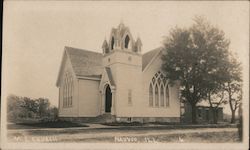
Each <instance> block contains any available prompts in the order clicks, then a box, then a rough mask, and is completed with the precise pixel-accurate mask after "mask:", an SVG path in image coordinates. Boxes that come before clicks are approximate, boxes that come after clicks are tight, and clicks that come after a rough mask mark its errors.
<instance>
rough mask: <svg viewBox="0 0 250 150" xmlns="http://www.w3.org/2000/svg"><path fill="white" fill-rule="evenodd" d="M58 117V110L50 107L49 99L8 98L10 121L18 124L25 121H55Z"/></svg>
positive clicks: (12, 96) (8, 116)
mask: <svg viewBox="0 0 250 150" xmlns="http://www.w3.org/2000/svg"><path fill="white" fill-rule="evenodd" d="M57 116H58V109H57V108H56V107H54V106H51V105H50V102H49V99H47V98H37V99H32V98H29V97H20V96H16V95H9V96H8V97H7V118H8V121H12V122H18V121H22V120H25V119H35V120H43V119H45V120H53V119H56V118H57Z"/></svg>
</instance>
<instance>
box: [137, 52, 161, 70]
mask: <svg viewBox="0 0 250 150" xmlns="http://www.w3.org/2000/svg"><path fill="white" fill-rule="evenodd" d="M161 50H162V48H161V47H159V48H156V49H154V50H151V51H149V52H147V53H145V54H143V55H142V70H144V69H145V67H146V66H147V65H148V64H149V63H150V61H151V60H152V59H153V57H154V56H155V55H156V54H158V53H159V52H160V51H161Z"/></svg>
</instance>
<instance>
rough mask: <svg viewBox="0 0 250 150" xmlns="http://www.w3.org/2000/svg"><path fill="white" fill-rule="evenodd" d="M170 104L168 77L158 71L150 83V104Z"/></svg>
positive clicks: (161, 105) (163, 105) (162, 105)
mask: <svg viewBox="0 0 250 150" xmlns="http://www.w3.org/2000/svg"><path fill="white" fill-rule="evenodd" d="M153 104H155V105H154V106H157V107H158V106H160V107H165V106H169V88H168V84H167V79H166V78H165V77H164V75H163V73H161V72H160V71H158V72H157V73H156V74H155V75H154V76H153V78H152V80H151V82H150V84H149V106H150V107H152V106H153Z"/></svg>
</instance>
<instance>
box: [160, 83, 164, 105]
mask: <svg viewBox="0 0 250 150" xmlns="http://www.w3.org/2000/svg"><path fill="white" fill-rule="evenodd" d="M160 100H161V101H160V105H161V106H162V107H163V106H164V88H163V85H161V92H160Z"/></svg>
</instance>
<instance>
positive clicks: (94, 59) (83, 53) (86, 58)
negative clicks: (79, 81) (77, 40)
mask: <svg viewBox="0 0 250 150" xmlns="http://www.w3.org/2000/svg"><path fill="white" fill-rule="evenodd" d="M65 50H66V52H67V53H68V55H69V59H70V62H71V64H72V67H73V69H74V72H75V74H76V75H78V76H86V77H98V78H100V75H101V74H102V69H103V66H102V54H101V53H97V52H92V51H88V50H83V49H78V48H72V47H65Z"/></svg>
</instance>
